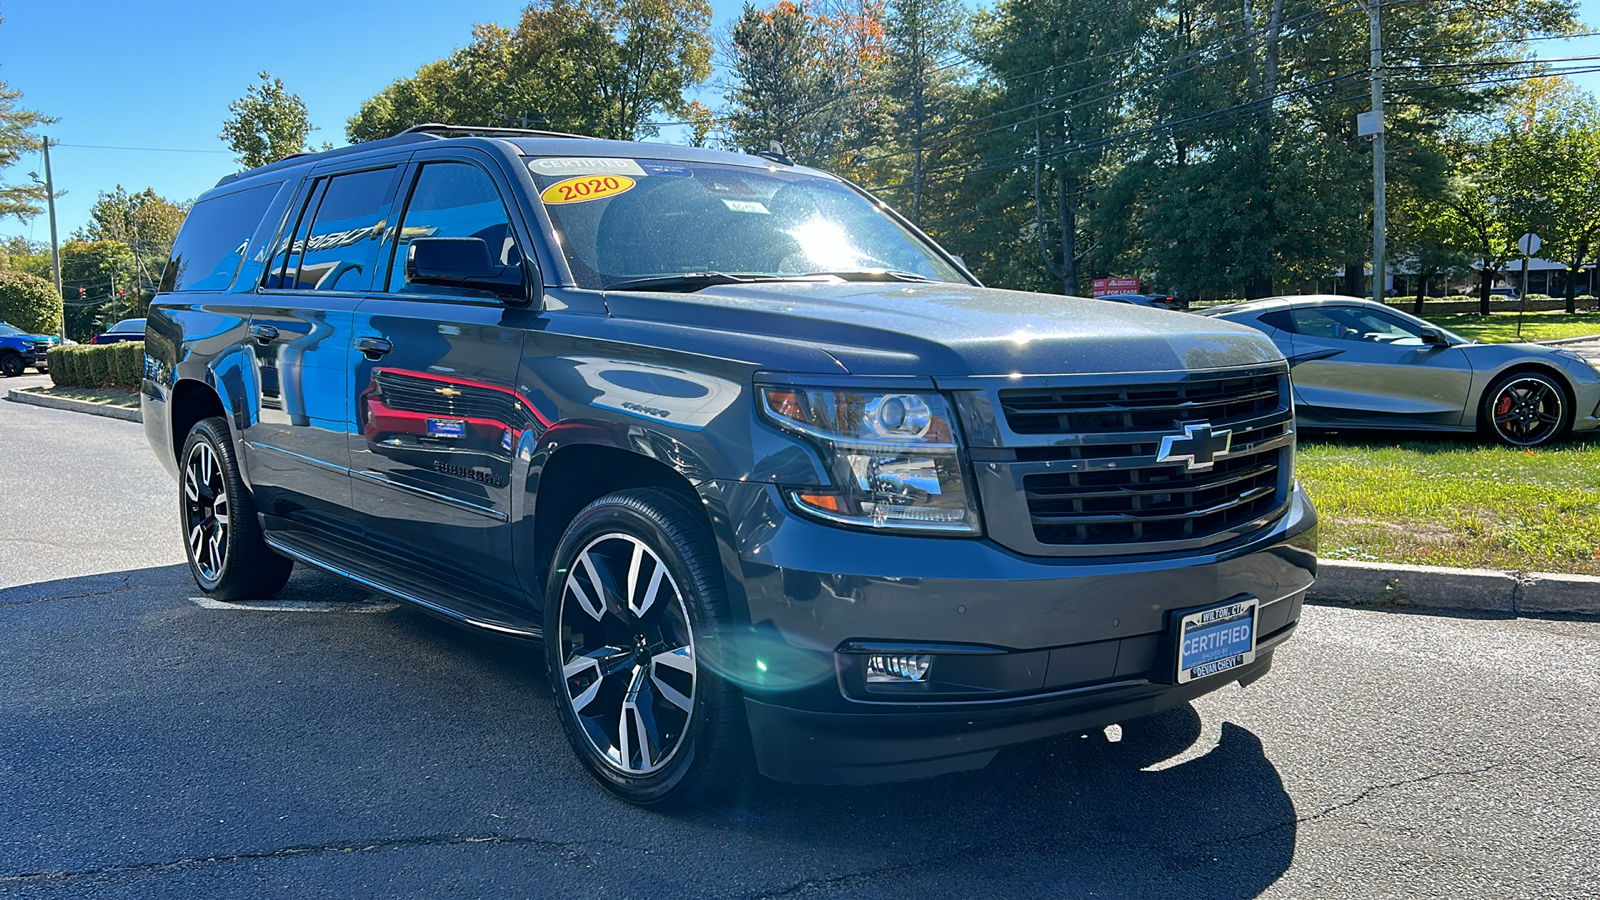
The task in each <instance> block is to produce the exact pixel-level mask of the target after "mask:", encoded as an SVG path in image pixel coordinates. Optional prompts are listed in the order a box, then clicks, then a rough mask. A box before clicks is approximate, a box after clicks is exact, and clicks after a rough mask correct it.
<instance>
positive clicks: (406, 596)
mask: <svg viewBox="0 0 1600 900" xmlns="http://www.w3.org/2000/svg"><path fill="white" fill-rule="evenodd" d="M262 537H263V538H265V539H266V542H267V546H269V547H271V548H272V549H274V550H276V551H278V552H279V553H282V554H283V555H284V556H287V557H290V558H292V559H295V560H298V561H300V562H303V563H307V564H308V565H313V566H316V567H317V568H319V569H323V570H325V571H328V572H332V573H333V574H335V575H338V576H339V577H341V578H348V579H350V580H351V581H354V582H355V583H356V584H359V585H362V586H363V587H368V588H371V589H373V590H375V591H380V592H382V593H385V594H388V595H389V596H391V597H394V598H395V599H397V600H404V601H405V602H407V603H410V604H413V605H415V606H419V607H421V608H422V609H423V610H425V611H427V612H430V613H433V614H435V615H438V616H442V617H444V618H446V619H449V620H450V621H452V622H457V623H459V624H462V625H470V626H471V627H473V628H481V629H483V630H485V631H492V632H495V633H496V634H503V635H508V636H511V637H518V638H529V639H532V640H541V639H542V638H543V637H544V631H543V629H541V628H540V627H539V626H538V625H535V624H533V623H532V622H531V621H526V620H522V619H520V618H518V617H516V616H514V615H510V614H509V613H510V611H509V610H503V609H499V608H496V607H491V606H489V605H488V604H486V603H481V602H477V601H473V600H468V599H465V598H462V597H446V596H442V595H439V594H436V593H433V592H427V591H424V590H421V589H419V588H418V587H417V586H414V585H408V586H406V587H404V588H402V587H398V586H396V585H394V584H392V583H385V582H383V581H380V580H378V579H377V578H376V577H374V576H372V575H367V574H361V573H359V572H358V571H357V569H358V568H359V566H358V564H357V563H355V561H353V560H347V559H344V558H343V556H344V555H343V554H341V553H339V552H338V551H337V550H334V549H333V548H331V547H326V546H323V545H322V544H321V542H317V541H315V540H314V539H310V538H306V537H304V536H303V535H299V534H295V533H292V532H291V533H287V534H286V533H283V532H267V533H266V534H264V535H262Z"/></svg>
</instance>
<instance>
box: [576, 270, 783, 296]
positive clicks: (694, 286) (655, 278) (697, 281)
mask: <svg viewBox="0 0 1600 900" xmlns="http://www.w3.org/2000/svg"><path fill="white" fill-rule="evenodd" d="M793 280H795V277H794V276H791V275H755V274H745V275H735V274H732V273H729V272H684V273H682V274H679V275H651V276H650V277H648V278H628V279H625V280H623V281H619V282H616V283H615V284H608V285H606V287H605V289H606V290H608V291H684V292H686V293H694V292H695V291H698V290H700V289H701V288H708V287H712V286H713V285H718V284H754V283H755V282H758V281H793Z"/></svg>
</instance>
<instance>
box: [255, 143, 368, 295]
mask: <svg viewBox="0 0 1600 900" xmlns="http://www.w3.org/2000/svg"><path fill="white" fill-rule="evenodd" d="M394 178H395V170H394V169H393V168H388V169H369V170H367V171H365V172H352V173H350V174H348V175H334V176H332V177H330V178H322V179H319V180H318V181H317V183H316V184H315V185H314V186H313V187H312V191H311V200H310V202H309V203H307V204H306V206H305V208H304V210H302V212H301V214H300V220H299V223H298V224H297V225H296V227H295V231H294V237H293V239H292V240H291V241H290V242H289V243H288V248H287V249H288V252H287V253H286V254H284V258H283V260H282V262H281V263H280V262H278V261H277V260H275V261H274V267H275V271H274V272H273V273H272V274H271V275H270V276H269V277H268V279H267V286H268V287H285V288H290V289H293V290H302V291H358V290H363V289H365V288H367V287H368V285H369V284H370V280H371V273H372V263H373V257H374V254H375V253H376V252H377V247H378V241H379V239H380V238H381V237H382V236H383V214H384V212H385V208H386V207H387V205H388V202H389V194H390V191H391V189H392V188H393V186H394Z"/></svg>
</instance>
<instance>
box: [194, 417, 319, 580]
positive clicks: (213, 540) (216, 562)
mask: <svg viewBox="0 0 1600 900" xmlns="http://www.w3.org/2000/svg"><path fill="white" fill-rule="evenodd" d="M178 460H179V468H178V522H179V524H180V526H181V527H182V529H183V531H182V534H183V546H184V552H185V553H186V554H187V555H188V557H189V573H190V574H192V575H193V576H194V581H195V584H198V585H199V586H200V590H202V591H205V592H206V593H207V594H209V595H210V596H212V597H214V598H216V599H218V600H249V599H263V598H266V597H271V596H272V595H273V594H276V593H277V592H278V591H281V590H283V586H284V585H285V584H286V583H288V581H289V573H290V571H292V570H293V568H294V562H293V561H292V560H289V559H286V558H284V557H282V556H279V555H278V554H276V553H274V552H273V551H272V549H271V548H270V547H268V546H267V544H266V541H264V540H262V537H261V524H260V522H259V521H258V520H257V519H256V508H255V503H254V501H253V500H252V499H251V497H250V491H249V490H248V489H247V488H246V487H245V486H244V481H243V479H241V478H240V477H239V465H238V463H237V461H236V460H235V459H234V455H233V440H232V438H231V436H230V434H229V432H228V420H227V419H224V418H222V417H221V416H213V417H212V418H209V419H202V420H201V421H200V422H199V423H197V424H196V425H195V426H194V428H192V429H190V431H189V437H188V439H187V440H186V441H184V443H183V453H182V454H181V455H180V456H179V457H178Z"/></svg>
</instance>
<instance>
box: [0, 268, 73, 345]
mask: <svg viewBox="0 0 1600 900" xmlns="http://www.w3.org/2000/svg"><path fill="white" fill-rule="evenodd" d="M0 322H9V323H10V324H12V325H15V326H17V327H18V328H21V329H22V330H23V331H29V332H34V333H38V334H55V333H56V332H57V331H58V330H60V328H61V296H60V295H59V294H57V293H56V287H55V285H53V284H51V283H50V282H49V281H48V280H46V279H44V278H40V277H39V276H37V275H29V274H28V273H26V272H0Z"/></svg>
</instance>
